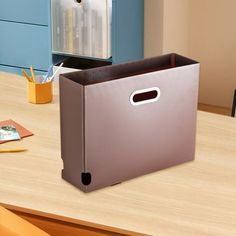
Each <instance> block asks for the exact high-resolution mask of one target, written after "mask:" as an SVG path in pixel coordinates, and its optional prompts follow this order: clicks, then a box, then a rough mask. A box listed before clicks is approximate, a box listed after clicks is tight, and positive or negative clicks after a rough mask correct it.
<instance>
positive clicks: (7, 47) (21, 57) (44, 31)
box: [0, 21, 51, 70]
mask: <svg viewBox="0 0 236 236" xmlns="http://www.w3.org/2000/svg"><path fill="white" fill-rule="evenodd" d="M0 29H1V37H0V43H1V45H0V48H1V49H0V64H1V65H3V64H5V65H9V66H16V67H23V68H29V67H30V65H34V68H35V69H38V70H47V69H48V67H49V65H50V64H51V60H50V54H49V52H50V46H49V45H50V44H49V41H48V38H49V33H48V28H47V27H44V26H41V25H31V24H21V23H15V22H8V21H0Z"/></svg>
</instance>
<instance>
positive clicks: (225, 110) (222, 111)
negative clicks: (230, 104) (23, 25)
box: [198, 104, 231, 116]
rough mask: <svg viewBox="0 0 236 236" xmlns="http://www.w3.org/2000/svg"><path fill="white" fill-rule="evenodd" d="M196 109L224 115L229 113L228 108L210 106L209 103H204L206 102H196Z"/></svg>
mask: <svg viewBox="0 0 236 236" xmlns="http://www.w3.org/2000/svg"><path fill="white" fill-rule="evenodd" d="M198 110H200V111H207V112H212V113H217V114H221V115H226V116H230V115H231V109H230V108H225V107H216V106H211V105H206V104H198Z"/></svg>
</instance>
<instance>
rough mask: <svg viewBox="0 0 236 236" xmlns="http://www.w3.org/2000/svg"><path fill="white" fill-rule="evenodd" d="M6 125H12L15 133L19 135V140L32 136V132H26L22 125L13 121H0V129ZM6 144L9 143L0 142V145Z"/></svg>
mask: <svg viewBox="0 0 236 236" xmlns="http://www.w3.org/2000/svg"><path fill="white" fill-rule="evenodd" d="M6 125H13V126H14V127H15V128H16V130H17V132H18V133H19V135H20V137H21V138H25V137H28V136H31V135H33V133H32V132H30V131H29V130H27V129H26V128H24V127H23V126H22V125H20V124H18V123H16V122H15V121H13V120H4V121H0V127H1V126H6ZM6 142H9V141H0V144H1V143H6Z"/></svg>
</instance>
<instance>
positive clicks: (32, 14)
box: [0, 0, 144, 73]
mask: <svg viewBox="0 0 236 236" xmlns="http://www.w3.org/2000/svg"><path fill="white" fill-rule="evenodd" d="M53 1H54V3H55V2H58V3H61V2H63V4H64V5H66V4H67V3H68V5H73V4H75V1H74V0H52V1H50V0H40V1H38V0H21V1H19V0H12V1H9V0H1V1H0V34H1V37H0V70H4V71H12V72H18V73H21V70H22V68H24V69H27V68H29V66H30V65H33V66H34V68H35V69H36V71H40V73H42V72H46V71H47V69H48V67H49V65H51V64H56V63H57V62H59V61H61V60H63V59H70V58H73V61H75V59H76V58H77V59H82V60H90V62H91V60H92V61H102V63H104V62H107V63H109V64H111V63H121V62H126V61H130V60H137V59H141V58H143V32H144V29H143V28H144V0H102V1H103V2H104V3H105V2H107V3H109V4H108V5H106V7H107V6H109V7H110V8H111V11H107V12H108V13H109V12H110V15H109V14H108V16H109V18H110V19H111V20H110V22H111V24H110V25H107V26H109V27H108V28H107V30H106V32H107V35H106V37H107V38H108V39H109V40H110V44H109V45H108V50H110V52H109V51H108V53H107V54H105V56H102V57H101V58H99V56H97V55H99V53H97V54H94V55H93V54H91V55H89V54H87V53H80V51H79V48H80V50H82V51H81V52H84V49H83V48H82V49H81V47H83V46H84V45H85V44H86V43H87V40H84V41H83V43H82V44H80V46H76V47H77V49H78V50H77V52H76V53H73V52H70V53H68V52H67V51H65V50H64V51H63V50H62V51H60V50H59V51H58V50H55V48H53V45H54V42H55V41H54V40H55V36H53V35H54V34H55V32H57V30H58V28H57V27H55V22H54V19H55V16H54V15H53V14H55V12H53V11H54V9H55V8H54V5H55V4H53ZM96 1H97V8H98V9H100V11H101V9H102V5H101V4H100V5H99V3H100V2H99V0H82V2H81V4H82V3H83V4H85V3H86V4H88V3H90V4H91V3H95V2H96ZM77 4H79V3H77ZM91 6H93V7H94V5H93V4H91ZM95 13H96V12H95ZM69 14H71V15H69ZM73 14H74V13H73V11H70V9H69V11H68V16H71V17H72V18H69V17H68V16H67V17H66V19H65V21H68V20H70V19H71V22H70V23H69V24H68V26H71V27H73V25H74V23H73V22H72V19H74V18H73V17H74V15H73ZM52 16H53V17H52ZM58 17H59V18H60V19H61V18H62V17H63V16H62V14H59V15H58V16H56V18H58ZM79 19H80V18H77V20H78V21H79ZM98 19H99V17H98ZM86 22H89V21H87V20H85V21H84V22H83V24H85V23H86ZM94 22H95V23H96V24H98V22H96V20H95V21H94ZM79 24H81V22H78V24H77V25H79ZM91 26H92V24H91ZM60 30H61V31H62V30H63V27H62V28H61V29H60ZM64 30H65V32H68V30H69V29H68V27H64ZM82 30H83V31H82V32H84V28H83V29H82ZM93 32H95V31H93V30H92V31H91V35H93V34H92V33H93ZM73 35H74V32H73V31H72V33H69V34H68V38H69V39H70V37H73ZM101 35H102V34H101ZM53 37H54V40H53ZM62 37H63V36H62ZM103 37H104V35H103ZM96 38H97V37H96ZM60 41H63V38H56V42H60ZM70 42H72V41H70ZM84 42H85V44H84ZM94 42H95V43H97V44H98V42H96V40H94ZM69 46H70V45H69ZM95 46H96V45H95ZM98 46H99V45H98ZM76 47H74V48H76ZM98 48H99V47H98ZM109 48H110V49H109ZM91 50H92V49H91ZM98 51H99V50H98ZM86 54H87V55H86ZM106 55H108V56H106ZM95 65H96V63H95Z"/></svg>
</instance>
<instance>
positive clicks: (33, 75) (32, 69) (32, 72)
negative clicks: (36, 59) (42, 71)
mask: <svg viewBox="0 0 236 236" xmlns="http://www.w3.org/2000/svg"><path fill="white" fill-rule="evenodd" d="M30 72H31V75H32V79H33V82H34V83H36V79H35V73H34V68H33V66H30Z"/></svg>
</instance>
